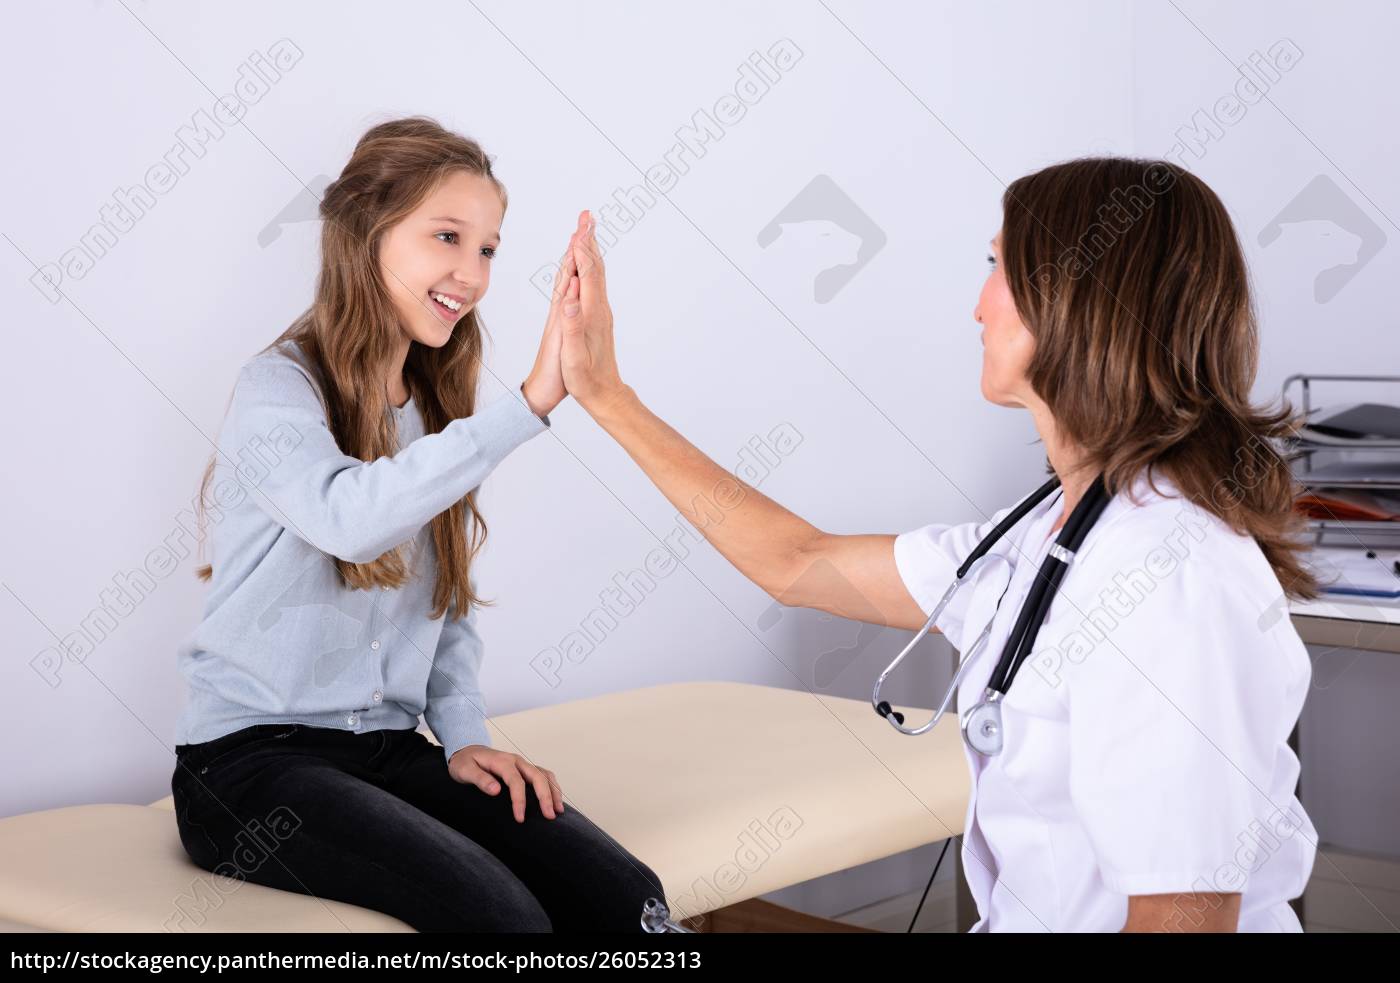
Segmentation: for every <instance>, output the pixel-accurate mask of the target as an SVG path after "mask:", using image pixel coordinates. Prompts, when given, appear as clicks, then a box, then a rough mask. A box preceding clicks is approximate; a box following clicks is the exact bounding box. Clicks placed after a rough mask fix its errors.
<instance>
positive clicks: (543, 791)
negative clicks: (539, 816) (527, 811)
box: [522, 765, 554, 819]
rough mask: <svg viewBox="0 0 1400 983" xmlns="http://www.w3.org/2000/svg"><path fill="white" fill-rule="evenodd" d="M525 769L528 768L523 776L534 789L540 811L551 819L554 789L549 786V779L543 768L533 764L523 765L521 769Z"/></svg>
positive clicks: (552, 816) (552, 815)
mask: <svg viewBox="0 0 1400 983" xmlns="http://www.w3.org/2000/svg"><path fill="white" fill-rule="evenodd" d="M525 769H529V770H528V771H526V772H525V777H526V778H528V779H529V781H530V784H531V785H532V786H533V787H534V789H535V798H536V799H538V800H539V802H540V812H542V813H544V815H545V818H547V819H553V818H554V790H553V789H551V788H550V787H549V779H548V778H546V777H545V774H544V771H543V769H540V768H537V767H535V766H534V765H524V766H523V767H522V770H525Z"/></svg>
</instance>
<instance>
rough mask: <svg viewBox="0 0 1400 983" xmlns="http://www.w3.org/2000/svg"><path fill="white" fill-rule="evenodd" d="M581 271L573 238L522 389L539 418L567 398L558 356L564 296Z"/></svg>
mask: <svg viewBox="0 0 1400 983" xmlns="http://www.w3.org/2000/svg"><path fill="white" fill-rule="evenodd" d="M577 274H578V268H577V266H576V265H575V263H574V242H573V239H572V238H571V239H570V240H569V245H568V247H567V248H565V250H564V255H563V257H561V258H560V260H559V269H558V270H556V271H555V274H554V287H553V289H552V290H551V291H550V294H549V313H548V314H546V315H545V319H544V333H543V334H542V335H541V337H540V350H539V353H538V354H536V356H535V365H534V368H532V369H531V370H530V375H529V377H528V378H527V379H526V380H525V383H524V384H523V385H522V386H521V387H520V391H521V392H522V393H523V394H524V396H525V402H527V403H528V404H529V405H530V410H531V412H533V413H534V414H535V415H536V416H544V415H545V414H547V413H549V412H550V411H551V410H553V409H554V407H556V406H558V405H559V404H560V402H562V401H563V399H564V397H565V396H567V395H568V391H567V390H566V389H565V388H564V373H563V371H562V370H561V368H560V365H559V353H560V349H561V348H562V347H563V341H564V324H563V321H564V315H563V313H562V308H563V306H564V296H565V294H567V293H568V291H569V283H570V281H574V280H577V279H578V277H577Z"/></svg>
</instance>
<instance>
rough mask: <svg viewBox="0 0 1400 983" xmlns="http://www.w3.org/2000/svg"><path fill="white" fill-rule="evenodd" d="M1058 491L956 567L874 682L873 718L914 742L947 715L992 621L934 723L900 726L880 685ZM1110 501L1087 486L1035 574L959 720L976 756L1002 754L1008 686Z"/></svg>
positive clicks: (1000, 527) (1038, 493)
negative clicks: (1003, 543) (989, 558)
mask: <svg viewBox="0 0 1400 983" xmlns="http://www.w3.org/2000/svg"><path fill="white" fill-rule="evenodd" d="M1059 486H1060V479H1059V477H1054V478H1051V479H1050V480H1049V481H1047V482H1046V483H1045V484H1043V485H1041V486H1040V487H1039V488H1037V489H1036V490H1035V491H1034V492H1032V493H1031V495H1030V497H1029V498H1027V499H1026V500H1025V501H1023V502H1021V504H1020V505H1018V506H1016V508H1014V509H1012V510H1011V513H1010V514H1009V515H1007V517H1006V518H1005V519H1002V520H1001V522H999V523H997V525H996V526H995V528H993V529H992V531H991V532H990V533H988V534H987V535H986V537H985V538H983V540H982V541H981V542H980V543H978V544H977V546H976V547H975V548H974V549H973V551H972V552H971V553H969V554H968V556H967V559H966V560H964V561H963V564H962V566H960V567H958V571H957V574H956V576H955V577H954V579H953V582H952V583H951V584H950V585H949V586H948V589H947V590H946V591H944V593H943V597H942V598H940V599H939V601H938V604H936V605H935V606H934V609H933V614H931V615H929V618H928V620H927V621H926V622H924V626H923V627H922V628H920V629H919V633H918V634H917V635H915V636H914V638H913V640H912V641H910V642H909V644H908V645H906V646H905V647H904V651H903V652H900V653H899V655H898V656H897V657H896V658H895V660H894V661H893V662H891V663H890V664H889V665H888V666H887V667H886V668H885V671H884V672H882V673H880V678H879V679H877V680H875V692H874V694H873V695H872V696H871V698H870V702H871V703H872V704H873V705H874V707H875V712H876V713H878V714H879V715H880V716H882V717H884V718H885V719H886V720H888V721H889V722H890V725H891V726H892V727H894V729H895V730H897V731H899V732H900V733H901V734H909V735H913V736H917V735H919V734H923V733H926V732H927V731H929V730H931V729H932V728H933V726H934V724H936V723H938V721H939V720H940V719H941V718H942V717H943V714H944V712H945V711H946V710H947V709H948V704H949V703H950V702H952V699H953V696H954V695H955V694H956V693H957V691H958V684H959V683H961V682H962V677H963V673H964V671H966V669H967V667H968V666H969V665H971V664H972V661H973V656H975V655H976V654H977V652H978V650H980V649H981V647H982V645H983V644H984V643H985V642H986V641H987V637H988V636H989V635H991V633H992V623H993V622H995V620H996V619H995V618H993V619H992V620H991V621H989V622H988V623H987V627H985V628H983V629H982V634H980V635H978V636H977V640H976V641H975V642H973V643H972V646H971V647H970V648H969V649H968V650H967V655H966V656H964V657H963V658H962V659H961V660H960V661H959V663H958V671H957V672H955V673H954V674H953V681H952V682H951V683H950V684H949V685H948V691H947V692H946V693H944V694H943V702H942V703H940V704H939V706H938V710H937V712H936V713H934V715H933V719H932V720H930V721H929V722H928V723H926V724H924V725H923V726H922V727H918V728H910V727H905V726H904V714H902V713H899V712H897V711H896V710H894V709H892V708H891V707H890V705H889V703H888V702H886V701H884V700H881V699H880V686H881V685H882V684H883V683H884V681H885V677H886V676H888V675H889V674H890V673H891V672H893V671H894V670H895V667H896V666H898V665H899V664H900V662H902V661H903V660H904V657H905V656H906V655H908V654H909V652H910V650H912V649H913V648H914V646H915V645H917V644H918V642H919V639H921V638H923V637H924V635H925V634H927V633H928V630H929V629H930V628H932V627H933V624H934V622H935V621H937V620H938V618H939V616H940V615H941V614H942V613H943V611H944V609H945V608H947V606H948V603H949V602H950V601H951V600H952V599H953V595H954V594H956V593H957V591H958V588H959V587H961V586H962V584H963V581H964V580H965V579H966V578H967V575H968V574H969V573H970V572H971V571H972V570H973V569H974V568H975V567H976V566H977V565H978V564H979V563H980V562H981V561H982V560H983V559H984V558H985V557H986V555H987V553H988V551H990V550H991V548H992V547H993V546H995V545H996V544H997V541H998V540H1000V539H1001V538H1002V536H1004V535H1006V533H1007V532H1009V531H1010V530H1011V528H1012V527H1013V526H1015V525H1016V523H1018V522H1020V521H1021V519H1023V518H1024V517H1025V515H1026V513H1027V512H1029V511H1030V510H1031V509H1033V508H1035V507H1036V506H1037V505H1039V504H1040V503H1041V502H1042V501H1044V500H1045V497H1046V496H1047V495H1049V494H1050V493H1051V492H1053V491H1054V490H1055V489H1056V488H1058V487H1059ZM1110 498H1111V496H1110V495H1109V494H1108V492H1107V490H1106V489H1105V487H1104V482H1103V476H1102V475H1100V476H1099V477H1097V478H1095V479H1094V481H1093V483H1092V484H1091V485H1090V486H1089V489H1088V491H1086V492H1085V493H1084V497H1083V498H1082V499H1080V500H1079V504H1078V505H1076V506H1075V507H1074V511H1073V512H1072V513H1070V517H1069V519H1068V520H1067V521H1066V522H1065V524H1064V527H1063V528H1062V529H1061V530H1060V535H1059V536H1057V537H1056V538H1055V541H1054V542H1053V543H1051V544H1050V549H1049V555H1048V556H1047V557H1046V560H1045V562H1044V563H1043V564H1041V567H1040V569H1039V570H1038V571H1037V572H1036V578H1035V582H1034V583H1033V584H1032V585H1031V589H1030V592H1029V593H1028V594H1027V595H1026V601H1025V603H1024V604H1022V605H1021V611H1020V613H1019V614H1018V615H1017V617H1016V624H1015V626H1014V627H1013V628H1012V629H1011V634H1010V635H1009V636H1007V639H1006V647H1005V648H1003V649H1002V652H1001V659H1000V660H999V661H998V662H997V665H996V668H995V669H994V670H992V675H991V677H990V678H989V679H988V681H987V688H986V689H985V690H984V691H983V693H982V699H981V700H980V701H978V703H977V705H976V706H974V707H973V708H972V709H970V710H968V711H967V712H966V713H964V714H963V715H962V734H963V740H965V741H966V742H967V746H968V747H970V748H972V749H973V750H974V751H976V752H978V753H979V754H985V755H994V754H1000V753H1001V748H1002V729H1001V702H1002V700H1003V699H1004V698H1005V697H1006V693H1007V691H1008V690H1010V689H1011V682H1012V680H1014V679H1015V678H1016V672H1017V670H1019V669H1020V668H1021V663H1022V662H1024V661H1025V660H1026V657H1027V656H1028V655H1030V653H1031V649H1032V647H1033V646H1034V645H1035V637H1036V635H1037V634H1039V632H1040V626H1041V625H1042V624H1044V623H1045V617H1046V615H1047V614H1048V613H1049V611H1050V603H1051V602H1052V601H1053V600H1054V599H1055V592H1056V591H1058V590H1059V587H1060V581H1061V580H1063V579H1064V576H1065V571H1066V570H1068V569H1069V565H1070V562H1071V561H1073V559H1074V554H1075V551H1076V550H1078V549H1079V547H1080V545H1081V544H1082V543H1083V542H1084V537H1085V536H1087V535H1088V534H1089V530H1090V529H1091V528H1093V525H1094V523H1095V522H1096V521H1097V520H1098V518H1099V515H1100V514H1101V513H1102V512H1103V510H1104V508H1105V507H1107V505H1108V503H1109V501H1110Z"/></svg>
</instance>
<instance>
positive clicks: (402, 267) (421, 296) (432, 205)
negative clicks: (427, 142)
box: [379, 171, 505, 348]
mask: <svg viewBox="0 0 1400 983" xmlns="http://www.w3.org/2000/svg"><path fill="white" fill-rule="evenodd" d="M504 218H505V208H504V206H503V205H502V203H501V195H500V192H499V191H497V189H496V185H495V183H494V182H493V181H492V180H491V179H490V178H489V177H485V176H483V175H480V174H473V173H471V172H470V171H453V172H452V173H451V174H449V175H447V176H446V177H445V178H444V179H443V180H442V182H441V183H440V184H439V185H438V187H437V188H436V189H435V190H434V191H433V192H432V193H430V194H429V195H428V196H427V197H426V198H424V199H423V201H422V202H420V203H419V205H418V207H417V208H415V209H414V210H413V211H412V212H410V213H409V214H408V215H406V216H405V217H404V218H403V219H402V220H400V221H399V223H398V224H397V225H395V226H393V227H392V228H391V229H389V231H388V232H387V233H385V235H384V238H383V240H382V242H381V243H380V247H379V266H380V275H381V276H382V277H383V280H384V285H385V287H387V288H388V291H389V295H390V296H391V297H392V298H393V300H394V306H395V308H396V309H397V311H398V314H399V321H400V323H401V324H402V325H403V328H404V331H405V333H406V334H407V335H408V337H409V338H410V339H411V340H412V341H417V342H419V343H421V344H424V345H428V346H430V347H433V348H440V347H442V346H443V345H445V344H446V343H447V340H448V339H449V338H450V337H452V329H453V326H454V325H455V324H456V323H457V321H459V320H460V319H461V318H463V317H465V316H466V314H467V312H468V311H470V310H471V309H472V308H473V307H475V306H476V304H477V303H478V302H480V300H481V298H482V297H484V296H485V295H486V288H487V287H488V286H489V285H490V282H491V260H492V257H494V256H495V254H496V250H497V249H498V248H499V247H500V244H501V221H502V219H504ZM435 296H442V297H446V298H447V299H448V300H449V301H453V302H455V303H456V304H457V309H456V310H453V309H451V308H450V307H449V306H448V305H445V304H443V303H442V302H441V301H439V300H436V299H434V297H435Z"/></svg>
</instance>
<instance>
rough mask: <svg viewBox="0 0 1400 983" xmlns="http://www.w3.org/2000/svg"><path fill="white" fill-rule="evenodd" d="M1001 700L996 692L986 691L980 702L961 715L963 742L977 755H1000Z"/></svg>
mask: <svg viewBox="0 0 1400 983" xmlns="http://www.w3.org/2000/svg"><path fill="white" fill-rule="evenodd" d="M1001 698H1002V694H1001V693H998V692H997V691H996V690H991V689H989V690H987V691H986V692H985V693H984V694H983V695H982V700H981V702H979V703H978V704H977V705H976V706H974V707H973V708H972V709H971V710H969V711H967V713H965V714H963V718H962V732H963V740H965V741H966V742H967V746H968V747H970V748H972V750H974V751H976V752H977V753H978V754H985V755H988V756H989V757H990V756H991V755H995V754H1000V753H1001V746H1002V736H1003V735H1002V729H1001Z"/></svg>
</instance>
